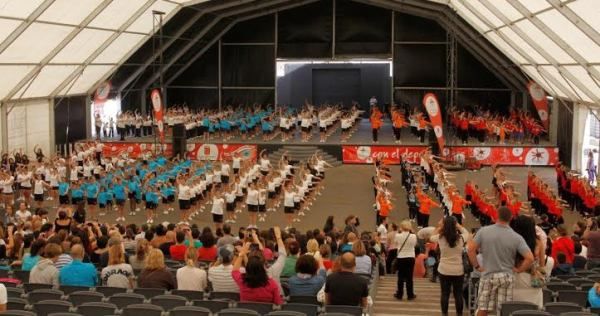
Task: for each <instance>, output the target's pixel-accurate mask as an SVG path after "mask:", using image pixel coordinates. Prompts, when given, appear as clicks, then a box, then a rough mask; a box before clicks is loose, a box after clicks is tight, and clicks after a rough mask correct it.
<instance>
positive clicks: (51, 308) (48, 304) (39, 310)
mask: <svg viewBox="0 0 600 316" xmlns="http://www.w3.org/2000/svg"><path fill="white" fill-rule="evenodd" d="M71 307H73V305H71V303H69V302H65V301H59V300H45V301H41V302H37V303H35V304H33V311H34V312H35V313H36V314H37V315H38V316H48V315H49V314H52V313H68V312H69V311H70V310H71Z"/></svg>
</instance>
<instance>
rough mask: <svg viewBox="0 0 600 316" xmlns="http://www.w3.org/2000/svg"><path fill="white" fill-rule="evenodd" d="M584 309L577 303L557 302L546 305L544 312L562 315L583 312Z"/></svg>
mask: <svg viewBox="0 0 600 316" xmlns="http://www.w3.org/2000/svg"><path fill="white" fill-rule="evenodd" d="M582 308H583V307H581V306H579V305H577V304H575V303H566V302H555V303H548V304H546V305H544V310H545V311H546V312H548V313H550V314H552V315H560V314H562V313H568V312H581V309H582Z"/></svg>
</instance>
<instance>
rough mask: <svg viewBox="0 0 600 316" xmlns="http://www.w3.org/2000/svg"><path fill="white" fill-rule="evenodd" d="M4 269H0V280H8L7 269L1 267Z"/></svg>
mask: <svg viewBox="0 0 600 316" xmlns="http://www.w3.org/2000/svg"><path fill="white" fill-rule="evenodd" d="M3 268H6V269H0V278H3V279H4V278H8V267H6V266H3Z"/></svg>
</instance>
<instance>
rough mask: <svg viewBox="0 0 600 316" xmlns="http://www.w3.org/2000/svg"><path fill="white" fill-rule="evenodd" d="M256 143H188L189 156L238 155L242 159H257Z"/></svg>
mask: <svg viewBox="0 0 600 316" xmlns="http://www.w3.org/2000/svg"><path fill="white" fill-rule="evenodd" d="M256 151H257V148H256V145H245V144H198V143H195V144H188V145H187V157H188V158H189V159H192V160H231V159H232V158H233V156H234V155H238V156H239V157H240V158H241V159H242V160H252V161H256V157H257V152H256Z"/></svg>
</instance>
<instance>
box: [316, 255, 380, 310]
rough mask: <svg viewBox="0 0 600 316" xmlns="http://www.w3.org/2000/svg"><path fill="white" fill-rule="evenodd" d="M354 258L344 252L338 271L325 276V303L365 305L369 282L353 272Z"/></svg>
mask: <svg viewBox="0 0 600 316" xmlns="http://www.w3.org/2000/svg"><path fill="white" fill-rule="evenodd" d="M355 268H356V259H355V257H354V254H352V253H351V252H346V253H344V254H343V255H342V256H341V257H340V271H339V272H334V273H332V274H330V275H329V276H328V277H327V281H326V282H325V302H326V303H327V305H352V306H362V307H363V308H365V307H367V297H368V296H369V284H368V281H367V280H366V279H365V278H362V277H360V276H358V275H356V274H354V269H355Z"/></svg>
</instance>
